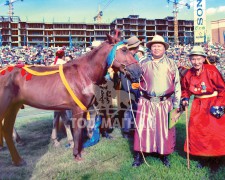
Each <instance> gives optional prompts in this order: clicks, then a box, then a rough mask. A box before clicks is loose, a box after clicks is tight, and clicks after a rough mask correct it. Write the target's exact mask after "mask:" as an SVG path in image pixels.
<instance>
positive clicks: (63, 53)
mask: <svg viewBox="0 0 225 180" xmlns="http://www.w3.org/2000/svg"><path fill="white" fill-rule="evenodd" d="M55 55H56V56H58V58H62V57H63V56H65V52H64V50H58V51H56V54H55Z"/></svg>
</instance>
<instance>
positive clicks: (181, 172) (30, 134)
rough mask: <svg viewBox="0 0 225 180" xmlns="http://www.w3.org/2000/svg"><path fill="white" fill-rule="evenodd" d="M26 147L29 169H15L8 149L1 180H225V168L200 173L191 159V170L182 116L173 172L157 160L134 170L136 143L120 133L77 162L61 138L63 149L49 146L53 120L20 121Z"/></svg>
mask: <svg viewBox="0 0 225 180" xmlns="http://www.w3.org/2000/svg"><path fill="white" fill-rule="evenodd" d="M16 127H17V129H18V132H19V134H20V135H21V137H22V139H23V140H24V141H25V143H26V145H25V146H23V147H20V146H18V147H17V149H18V151H19V153H20V155H21V156H22V157H23V158H24V160H25V161H26V162H27V165H26V166H23V167H14V166H12V165H11V157H10V155H9V152H8V150H7V149H5V150H4V151H1V152H0V179H115V180H118V179H157V180H158V179H168V180H171V179H172V180H173V179H175V180H177V179H179V180H180V179H181V180H183V179H193V180H198V179H199V180H205V179H221V180H222V179H224V176H225V164H224V163H222V164H221V166H220V168H219V169H218V170H217V171H216V172H212V171H211V170H210V167H205V168H203V169H197V168H196V164H197V162H196V161H194V160H192V159H191V162H190V163H191V167H190V170H188V169H187V165H186V153H184V151H183V145H184V140H185V120H184V115H182V117H181V119H180V122H179V123H178V124H177V144H176V151H175V152H174V153H173V154H172V155H170V157H169V159H170V160H171V168H166V167H164V166H163V165H162V162H161V161H160V160H159V159H158V158H156V157H154V156H148V157H146V161H147V162H148V164H149V166H147V165H146V164H143V165H142V166H140V167H138V168H132V167H131V164H132V162H133V155H132V148H133V142H132V141H128V140H126V139H123V138H122V135H121V132H120V130H119V129H114V131H113V133H112V136H113V137H114V139H113V140H107V139H105V138H101V140H100V142H99V143H98V144H97V145H95V146H92V147H90V148H87V149H85V153H86V155H84V159H85V160H84V161H82V162H79V163H77V162H75V161H74V159H73V155H72V150H71V149H66V148H65V145H66V143H67V141H66V138H65V136H64V135H63V134H61V137H62V139H61V147H59V148H54V147H53V146H52V144H51V142H50V135H51V129H52V116H49V115H48V116H44V117H42V118H33V119H28V118H24V119H20V120H19V121H17V123H16Z"/></svg>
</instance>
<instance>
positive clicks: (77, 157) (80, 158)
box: [74, 155, 84, 162]
mask: <svg viewBox="0 0 225 180" xmlns="http://www.w3.org/2000/svg"><path fill="white" fill-rule="evenodd" d="M74 160H75V161H77V162H81V161H83V160H84V159H83V158H82V157H81V156H78V155H77V156H75V157H74Z"/></svg>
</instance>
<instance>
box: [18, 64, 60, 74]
mask: <svg viewBox="0 0 225 180" xmlns="http://www.w3.org/2000/svg"><path fill="white" fill-rule="evenodd" d="M22 68H23V69H24V70H25V71H27V72H28V73H30V74H32V75H35V76H46V75H51V74H55V73H58V72H59V70H53V71H45V72H38V71H34V70H32V69H29V66H24V67H22Z"/></svg>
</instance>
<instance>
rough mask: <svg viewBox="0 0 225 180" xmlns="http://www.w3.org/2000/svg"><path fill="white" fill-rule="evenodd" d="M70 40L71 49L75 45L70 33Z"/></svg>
mask: <svg viewBox="0 0 225 180" xmlns="http://www.w3.org/2000/svg"><path fill="white" fill-rule="evenodd" d="M69 41H70V49H72V46H73V41H72V37H71V34H70V37H69Z"/></svg>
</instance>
